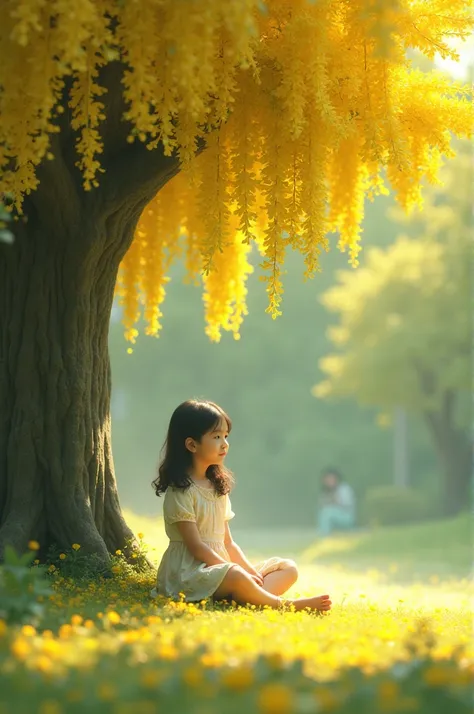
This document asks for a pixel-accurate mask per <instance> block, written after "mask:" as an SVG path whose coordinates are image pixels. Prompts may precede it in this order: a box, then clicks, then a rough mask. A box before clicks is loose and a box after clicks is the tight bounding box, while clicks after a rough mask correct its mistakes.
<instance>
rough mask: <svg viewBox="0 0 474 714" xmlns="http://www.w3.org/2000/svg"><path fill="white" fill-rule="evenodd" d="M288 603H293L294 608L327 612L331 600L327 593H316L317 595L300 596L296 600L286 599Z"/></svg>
mask: <svg viewBox="0 0 474 714" xmlns="http://www.w3.org/2000/svg"><path fill="white" fill-rule="evenodd" d="M286 602H287V603H288V605H294V607H295V610H305V609H306V608H308V609H310V610H318V611H319V612H327V611H328V610H330V609H331V605H332V602H331V600H330V598H329V595H318V597H300V598H297V599H296V600H286Z"/></svg>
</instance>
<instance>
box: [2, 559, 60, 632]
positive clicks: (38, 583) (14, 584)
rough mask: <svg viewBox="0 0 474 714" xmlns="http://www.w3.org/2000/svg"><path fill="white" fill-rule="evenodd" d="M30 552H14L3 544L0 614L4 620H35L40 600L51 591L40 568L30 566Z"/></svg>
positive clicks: (40, 611) (41, 606)
mask: <svg viewBox="0 0 474 714" xmlns="http://www.w3.org/2000/svg"><path fill="white" fill-rule="evenodd" d="M34 557H35V554H34V552H28V553H24V554H23V555H17V553H16V552H15V550H14V549H13V548H11V547H10V546H6V548H5V563H4V565H2V566H0V618H1V619H3V620H5V621H6V622H11V623H23V622H31V621H33V622H36V620H37V619H39V618H40V617H41V616H42V615H43V610H44V605H43V604H42V601H43V600H44V598H45V597H47V596H49V595H50V594H51V592H52V590H51V588H50V586H49V583H48V582H47V580H46V577H45V574H44V571H43V569H40V568H34V567H31V564H32V561H33V559H34Z"/></svg>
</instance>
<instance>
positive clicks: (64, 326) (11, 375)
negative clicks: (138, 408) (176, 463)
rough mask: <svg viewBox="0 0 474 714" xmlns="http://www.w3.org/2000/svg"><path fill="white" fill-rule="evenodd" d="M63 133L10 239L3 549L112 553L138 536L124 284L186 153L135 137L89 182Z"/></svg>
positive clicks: (4, 338)
mask: <svg viewBox="0 0 474 714" xmlns="http://www.w3.org/2000/svg"><path fill="white" fill-rule="evenodd" d="M124 134H125V132H124ZM55 142H56V143H55V144H53V151H54V154H55V159H54V161H51V162H45V163H44V165H42V166H41V167H40V170H39V177H40V185H39V188H38V190H37V191H35V192H34V193H32V194H31V196H29V197H28V198H27V200H26V202H25V213H26V217H27V222H18V223H16V224H14V226H15V227H14V233H15V241H14V243H13V244H12V245H6V244H3V243H0V559H1V557H2V553H3V549H4V547H5V545H6V544H11V545H13V546H14V547H15V548H16V549H17V550H19V551H24V550H25V549H26V548H27V543H28V541H29V540H30V539H35V540H38V541H39V543H40V544H41V554H44V553H45V552H46V549H47V548H48V546H49V545H50V544H51V543H56V544H57V545H58V546H60V547H61V548H67V547H70V546H71V545H72V544H73V543H80V544H81V547H82V549H83V550H84V551H86V552H89V553H96V554H98V555H99V556H100V558H101V560H103V562H104V564H105V563H107V562H108V560H109V555H108V553H110V552H114V551H115V550H116V549H117V548H121V549H123V548H124V543H125V540H126V539H127V538H131V537H132V535H133V534H132V533H131V531H130V529H129V528H128V527H127V525H126V523H125V521H124V519H123V517H122V514H121V510H120V505H119V500H118V495H117V488H116V481H115V476H114V466H113V459H112V450H111V433H110V390H111V375H110V364H109V356H108V330H109V318H110V312H111V307H112V301H113V294H114V286H115V282H116V276H117V270H118V266H119V263H120V261H121V259H122V257H123V256H124V255H125V253H126V251H127V249H128V247H129V246H130V244H131V241H132V238H133V234H134V229H135V226H136V223H137V221H138V218H139V216H140V213H141V211H142V210H143V207H144V206H145V205H146V204H147V203H148V202H149V201H150V200H151V198H152V197H153V196H154V195H155V194H156V192H157V191H158V190H159V189H160V188H161V187H162V186H163V185H164V184H165V183H166V182H167V181H168V180H169V178H171V177H172V176H173V175H174V174H175V173H176V172H177V170H178V164H177V161H176V159H174V158H170V157H164V156H163V155H161V154H160V153H159V151H155V152H147V151H146V149H144V148H143V147H139V146H137V147H135V146H132V147H130V146H129V145H124V146H123V147H122V148H121V149H120V150H119V151H117V152H115V154H113V152H110V153H111V155H110V157H109V159H108V164H107V172H106V174H104V176H103V177H102V178H101V187H100V189H96V190H95V191H92V192H90V193H84V192H83V191H82V188H81V184H80V178H79V176H78V173H77V170H76V169H75V167H74V164H73V159H74V156H72V155H71V156H70V157H69V158H68V155H67V152H66V151H65V150H62V148H61V145H60V144H59V140H58V139H56V138H55ZM66 148H67V147H66Z"/></svg>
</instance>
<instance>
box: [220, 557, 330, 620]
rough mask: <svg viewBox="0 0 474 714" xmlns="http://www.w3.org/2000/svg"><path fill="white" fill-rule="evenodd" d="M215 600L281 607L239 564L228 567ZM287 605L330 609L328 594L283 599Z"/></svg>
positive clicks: (277, 600) (273, 596) (299, 607)
mask: <svg viewBox="0 0 474 714" xmlns="http://www.w3.org/2000/svg"><path fill="white" fill-rule="evenodd" d="M214 599H215V600H224V599H226V600H227V599H231V600H235V602H237V603H239V604H241V605H261V606H263V605H268V606H270V607H273V608H275V609H277V608H279V607H281V605H282V601H281V599H280V598H279V597H277V596H276V595H273V594H272V593H269V592H267V591H266V590H264V589H263V588H261V587H260V586H259V585H257V583H256V582H255V580H252V578H251V577H250V575H249V574H248V573H246V572H245V570H244V569H243V568H241V567H240V566H239V565H233V566H232V568H229V571H228V573H227V574H226V576H225V578H224V580H223V581H222V583H221V584H220V585H219V587H218V588H217V590H216V591H215V593H214ZM285 602H286V603H287V604H288V605H294V606H295V609H296V610H304V609H306V608H309V609H310V610H330V609H331V600H330V599H329V595H320V596H318V597H309V598H298V599H296V600H285Z"/></svg>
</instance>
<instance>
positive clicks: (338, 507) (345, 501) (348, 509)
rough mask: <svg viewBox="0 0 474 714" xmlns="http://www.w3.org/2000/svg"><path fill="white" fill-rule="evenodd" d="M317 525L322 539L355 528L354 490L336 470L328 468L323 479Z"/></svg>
mask: <svg viewBox="0 0 474 714" xmlns="http://www.w3.org/2000/svg"><path fill="white" fill-rule="evenodd" d="M317 525H318V534H319V535H320V536H321V537H325V536H328V535H329V534H330V533H332V532H333V531H337V530H349V529H350V528H354V526H355V495H354V490H353V488H352V486H350V485H349V484H348V483H346V482H345V481H344V480H343V478H342V476H341V474H340V473H339V471H337V469H334V468H327V469H326V470H325V471H324V472H323V474H322V477H321V489H320V494H319V500H318V511H317Z"/></svg>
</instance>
